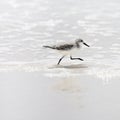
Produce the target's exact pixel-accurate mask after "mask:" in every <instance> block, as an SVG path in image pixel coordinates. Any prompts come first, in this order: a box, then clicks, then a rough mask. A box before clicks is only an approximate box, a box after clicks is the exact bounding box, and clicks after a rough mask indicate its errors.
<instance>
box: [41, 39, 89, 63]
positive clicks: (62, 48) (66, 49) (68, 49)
mask: <svg viewBox="0 0 120 120" xmlns="http://www.w3.org/2000/svg"><path fill="white" fill-rule="evenodd" d="M82 44H84V45H85V46H87V47H90V46H89V45H88V44H86V43H85V42H84V41H83V40H82V39H77V40H75V42H74V43H73V44H62V45H58V46H57V45H54V46H43V47H45V48H50V49H54V50H56V51H58V52H60V53H62V54H63V56H62V57H61V58H60V59H59V61H58V63H57V65H59V64H60V62H61V61H62V59H63V58H64V57H65V56H66V55H70V59H71V60H81V61H84V60H83V59H82V58H73V57H72V53H73V52H75V51H76V50H79V49H81V47H82Z"/></svg>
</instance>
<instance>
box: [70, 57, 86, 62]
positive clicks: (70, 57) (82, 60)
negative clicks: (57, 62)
mask: <svg viewBox="0 0 120 120" xmlns="http://www.w3.org/2000/svg"><path fill="white" fill-rule="evenodd" d="M70 59H71V60H76V59H77V60H81V61H84V60H83V59H82V58H72V56H70Z"/></svg>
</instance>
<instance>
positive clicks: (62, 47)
mask: <svg viewBox="0 0 120 120" xmlns="http://www.w3.org/2000/svg"><path fill="white" fill-rule="evenodd" d="M73 47H74V45H72V44H65V45H60V46H57V47H56V49H57V50H71V49H72V48H73Z"/></svg>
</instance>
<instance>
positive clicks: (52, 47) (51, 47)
mask: <svg viewBox="0 0 120 120" xmlns="http://www.w3.org/2000/svg"><path fill="white" fill-rule="evenodd" d="M43 47H44V48H50V49H55V46H53V47H52V46H46V45H45V46H43Z"/></svg>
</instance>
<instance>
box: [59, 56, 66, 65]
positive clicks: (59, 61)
mask: <svg viewBox="0 0 120 120" xmlns="http://www.w3.org/2000/svg"><path fill="white" fill-rule="evenodd" d="M64 57H65V56H63V57H61V58H60V59H59V61H58V64H57V65H59V64H60V62H61V60H62V59H63V58H64Z"/></svg>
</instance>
